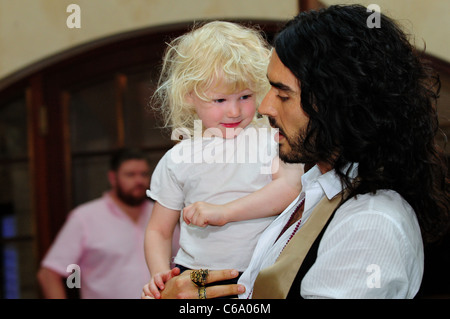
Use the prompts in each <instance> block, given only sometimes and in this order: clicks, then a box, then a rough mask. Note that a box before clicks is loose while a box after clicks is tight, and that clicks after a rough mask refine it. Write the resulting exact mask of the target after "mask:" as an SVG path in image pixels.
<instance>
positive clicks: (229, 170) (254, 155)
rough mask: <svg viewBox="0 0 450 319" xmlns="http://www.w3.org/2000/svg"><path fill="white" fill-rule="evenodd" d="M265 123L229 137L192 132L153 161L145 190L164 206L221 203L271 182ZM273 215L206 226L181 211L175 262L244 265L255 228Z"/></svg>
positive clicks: (274, 148)
mask: <svg viewBox="0 0 450 319" xmlns="http://www.w3.org/2000/svg"><path fill="white" fill-rule="evenodd" d="M274 133H275V132H274V130H273V129H271V128H270V127H257V126H254V125H249V126H247V127H246V128H245V129H244V130H243V131H242V132H241V133H240V134H239V135H238V136H236V137H235V138H233V139H223V138H220V137H213V138H194V139H187V140H183V141H181V142H180V143H178V144H177V145H175V146H174V147H173V148H172V149H170V150H169V151H168V152H167V153H166V154H165V155H164V156H163V158H162V159H161V160H160V162H159V163H158V165H157V167H156V169H155V171H154V173H153V175H152V182H151V185H150V190H149V191H148V195H149V196H150V197H152V198H153V199H154V200H155V201H157V202H159V203H160V204H161V205H163V206H164V207H166V208H169V209H173V210H182V209H183V207H185V206H187V205H189V204H192V203H195V202H197V201H204V202H208V203H211V204H225V203H227V202H230V201H233V200H235V199H238V198H241V197H243V196H246V195H248V194H250V193H252V192H254V191H256V190H258V189H260V188H262V187H264V186H265V185H266V184H268V183H269V182H271V180H272V175H271V167H272V160H273V158H274V157H275V156H277V155H278V145H277V144H276V143H275V141H274V138H273V137H274ZM274 218H275V217H269V218H259V219H253V220H246V221H241V222H231V223H228V224H226V225H224V226H221V227H219V226H207V227H205V228H202V227H197V226H192V225H187V224H186V223H185V222H184V220H183V218H182V216H180V224H181V232H180V250H179V252H178V254H177V256H176V257H175V263H177V264H180V265H182V266H185V267H188V268H196V269H198V268H208V269H229V268H233V269H237V270H239V271H243V270H245V269H246V268H247V266H248V264H249V262H250V258H251V256H252V253H253V249H254V248H255V245H256V243H257V241H258V238H259V236H260V234H261V233H262V232H263V231H264V229H265V228H266V227H267V226H268V225H269V224H270V223H271V222H272V220H273V219H274Z"/></svg>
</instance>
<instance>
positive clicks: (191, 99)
mask: <svg viewBox="0 0 450 319" xmlns="http://www.w3.org/2000/svg"><path fill="white" fill-rule="evenodd" d="M193 94H194V93H193V92H192V91H191V92H189V93H186V95H185V96H184V99H185V101H186V103H188V104H194V96H193Z"/></svg>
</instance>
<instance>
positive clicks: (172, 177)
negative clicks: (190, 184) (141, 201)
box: [147, 149, 184, 210]
mask: <svg viewBox="0 0 450 319" xmlns="http://www.w3.org/2000/svg"><path fill="white" fill-rule="evenodd" d="M172 150H173V149H172ZM172 150H169V151H168V152H167V153H166V154H165V155H164V156H163V158H162V159H161V160H160V161H159V163H158V165H157V166H156V168H155V170H154V172H153V174H152V180H151V183H150V189H149V190H148V191H147V195H148V196H149V197H151V198H152V199H153V200H155V201H157V202H158V203H159V204H161V205H163V206H164V207H166V208H169V209H173V210H181V209H183V207H184V193H183V189H182V185H181V184H182V183H181V182H180V180H179V176H177V173H176V168H177V164H176V163H174V162H173V161H172V158H171V151H172ZM179 165H183V164H182V163H181V164H178V166H179ZM178 175H179V174H178Z"/></svg>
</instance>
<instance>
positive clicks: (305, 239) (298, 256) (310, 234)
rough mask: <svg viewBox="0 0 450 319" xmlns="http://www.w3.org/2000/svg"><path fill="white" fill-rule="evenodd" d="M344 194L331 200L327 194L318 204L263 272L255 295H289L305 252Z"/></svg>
mask: <svg viewBox="0 0 450 319" xmlns="http://www.w3.org/2000/svg"><path fill="white" fill-rule="evenodd" d="M342 196H343V193H342V192H341V193H339V194H337V195H336V196H334V197H333V198H332V199H331V200H328V198H327V197H326V196H325V197H324V198H323V199H322V200H321V201H320V202H319V203H318V204H317V205H316V207H315V208H314V209H313V211H312V212H311V216H310V217H309V218H308V220H307V221H306V223H305V224H304V225H303V226H302V227H301V228H300V229H299V231H298V232H297V233H296V234H295V235H294V237H292V239H291V241H290V242H289V243H288V244H287V245H286V247H285V248H284V250H283V251H282V252H281V254H280V256H279V257H278V259H277V260H276V262H275V263H274V264H273V265H272V266H270V267H267V268H265V269H263V270H261V271H260V272H259V274H258V277H257V278H256V280H255V284H254V286H253V296H252V298H253V299H285V298H286V296H287V295H288V292H289V289H290V288H291V285H292V282H293V281H294V279H295V276H296V275H297V272H298V270H299V268H300V266H301V264H302V262H303V260H304V258H305V256H306V255H307V253H308V251H309V250H310V248H311V246H312V244H313V243H314V241H315V239H316V238H317V236H318V235H319V234H320V232H321V231H322V229H323V227H324V226H325V224H326V223H327V221H328V219H329V218H330V216H331V215H332V214H333V212H334V211H335V210H336V208H337V206H338V205H339V203H340V202H341V200H342Z"/></svg>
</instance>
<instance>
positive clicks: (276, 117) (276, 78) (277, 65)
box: [259, 51, 309, 163]
mask: <svg viewBox="0 0 450 319" xmlns="http://www.w3.org/2000/svg"><path fill="white" fill-rule="evenodd" d="M267 78H268V79H269V82H270V84H271V89H270V90H269V92H268V93H267V95H266V96H265V97H264V100H263V101H262V103H261V105H260V107H259V112H260V113H261V114H265V115H267V116H268V117H269V120H270V124H271V125H272V126H273V127H275V128H278V129H279V134H277V135H276V137H275V138H276V139H277V142H278V143H279V146H280V148H279V154H280V158H281V159H282V160H283V161H285V162H287V163H305V162H306V158H305V157H304V155H305V154H304V153H305V152H304V150H303V141H304V135H305V132H306V128H307V126H308V122H309V117H308V115H307V114H306V113H305V112H304V111H303V109H302V107H301V97H300V92H301V91H300V85H299V82H298V80H297V78H296V77H295V75H294V74H293V73H292V72H291V71H290V70H289V69H288V68H287V67H286V66H285V65H284V64H283V63H282V62H281V61H280V59H279V57H278V55H277V53H276V52H275V51H273V54H272V57H271V59H270V63H269V66H268V69H267Z"/></svg>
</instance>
